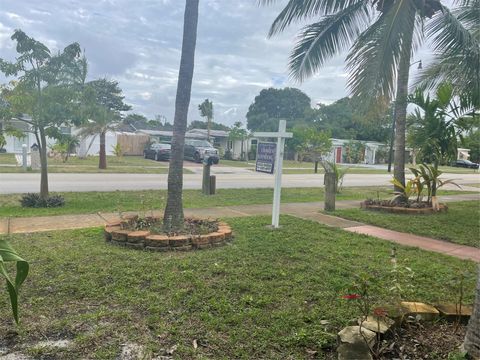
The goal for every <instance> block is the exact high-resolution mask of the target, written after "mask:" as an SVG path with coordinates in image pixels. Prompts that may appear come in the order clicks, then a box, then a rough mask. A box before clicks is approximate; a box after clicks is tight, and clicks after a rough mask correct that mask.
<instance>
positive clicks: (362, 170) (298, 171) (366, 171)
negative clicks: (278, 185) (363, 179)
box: [283, 165, 388, 176]
mask: <svg viewBox="0 0 480 360" xmlns="http://www.w3.org/2000/svg"><path fill="white" fill-rule="evenodd" d="M341 168H348V171H347V174H346V175H345V176H348V174H388V172H387V170H382V169H373V168H366V167H347V166H341ZM283 173H284V174H314V173H315V172H314V168H313V166H312V168H308V169H289V168H286V169H284V170H283ZM323 173H324V171H323V168H322V167H321V166H320V165H319V167H318V174H323Z"/></svg>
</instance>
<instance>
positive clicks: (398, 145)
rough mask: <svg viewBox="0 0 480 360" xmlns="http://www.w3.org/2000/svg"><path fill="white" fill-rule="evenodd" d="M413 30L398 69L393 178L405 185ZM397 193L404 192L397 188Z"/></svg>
mask: <svg viewBox="0 0 480 360" xmlns="http://www.w3.org/2000/svg"><path fill="white" fill-rule="evenodd" d="M412 39H413V28H412V29H411V31H410V32H408V34H407V36H406V38H405V47H404V49H406V50H405V53H404V54H403V55H402V58H401V60H400V64H399V68H398V79H397V93H396V98H395V156H394V160H393V163H394V167H393V176H394V177H395V179H397V180H398V181H399V182H400V183H401V184H402V185H405V130H406V122H407V96H408V78H409V72H410V57H411V54H412ZM407 49H408V50H407ZM395 190H396V191H402V189H401V188H398V187H395Z"/></svg>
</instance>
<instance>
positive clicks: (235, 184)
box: [0, 167, 480, 194]
mask: <svg viewBox="0 0 480 360" xmlns="http://www.w3.org/2000/svg"><path fill="white" fill-rule="evenodd" d="M212 174H215V175H216V176H217V187H218V188H223V189H228V188H230V189H232V188H269V187H273V175H269V174H262V173H255V172H252V171H249V170H245V169H241V168H240V169H239V168H227V167H218V168H216V169H214V170H213V171H212ZM442 177H443V178H445V179H456V182H457V183H459V184H469V183H480V174H478V173H472V174H444V175H442ZM391 178H392V176H391V175H390V174H347V175H346V176H345V181H344V186H384V185H390V183H389V181H390V179H391ZM201 181H202V174H201V169H198V171H196V173H195V174H186V175H184V188H185V189H200V188H201ZM39 184H40V174H23V173H11V174H0V194H11V193H25V192H36V191H38V190H39V189H38V188H39ZM49 185H50V190H51V191H112V190H150V189H166V188H167V175H166V174H50V175H49ZM282 185H283V187H314V186H323V175H321V174H317V175H316V174H288V175H283V178H282Z"/></svg>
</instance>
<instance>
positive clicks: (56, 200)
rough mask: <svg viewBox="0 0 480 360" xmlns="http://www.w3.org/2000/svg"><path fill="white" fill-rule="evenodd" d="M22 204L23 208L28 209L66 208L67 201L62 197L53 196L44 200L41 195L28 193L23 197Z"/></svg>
mask: <svg viewBox="0 0 480 360" xmlns="http://www.w3.org/2000/svg"><path fill="white" fill-rule="evenodd" d="M20 204H21V206H22V207H28V208H52V207H61V206H64V205H65V199H64V197H63V196H61V195H51V196H49V197H48V198H46V199H43V198H42V197H41V196H40V194H37V193H28V194H23V195H22V197H21V199H20Z"/></svg>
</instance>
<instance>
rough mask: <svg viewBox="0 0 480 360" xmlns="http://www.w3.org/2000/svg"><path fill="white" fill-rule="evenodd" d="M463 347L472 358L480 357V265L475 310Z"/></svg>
mask: <svg viewBox="0 0 480 360" xmlns="http://www.w3.org/2000/svg"><path fill="white" fill-rule="evenodd" d="M463 347H464V348H465V350H466V351H467V353H468V355H470V356H471V357H472V359H480V265H479V266H478V277H477V288H476V290H475V303H474V305H473V312H472V316H471V317H470V320H469V321H468V327H467V333H466V334H465V341H464V343H463Z"/></svg>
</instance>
